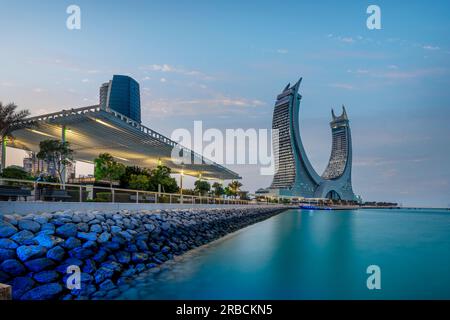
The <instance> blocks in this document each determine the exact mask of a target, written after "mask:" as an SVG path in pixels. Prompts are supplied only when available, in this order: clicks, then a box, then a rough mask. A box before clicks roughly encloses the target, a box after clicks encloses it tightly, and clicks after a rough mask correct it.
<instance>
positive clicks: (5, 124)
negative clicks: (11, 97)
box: [0, 102, 35, 172]
mask: <svg viewBox="0 0 450 320" xmlns="http://www.w3.org/2000/svg"><path fill="white" fill-rule="evenodd" d="M16 109H17V106H16V105H15V104H14V103H9V104H7V105H3V104H2V103H1V102H0V143H1V146H0V147H1V148H0V151H1V162H0V172H1V171H2V170H3V169H5V167H6V140H7V139H13V138H14V136H13V134H12V133H13V131H15V130H18V129H23V128H30V127H32V126H34V125H35V123H33V122H26V123H24V122H21V121H22V120H24V119H25V118H26V117H28V116H29V115H30V112H29V111H28V110H22V111H19V112H16Z"/></svg>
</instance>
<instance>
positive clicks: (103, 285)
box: [99, 279, 116, 291]
mask: <svg viewBox="0 0 450 320" xmlns="http://www.w3.org/2000/svg"><path fill="white" fill-rule="evenodd" d="M99 287H100V290H103V291H108V290H112V289H114V288H115V287H116V285H115V284H114V283H113V282H112V281H111V280H110V279H107V280H105V281H103V282H102V283H100V285H99Z"/></svg>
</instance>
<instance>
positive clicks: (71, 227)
mask: <svg viewBox="0 0 450 320" xmlns="http://www.w3.org/2000/svg"><path fill="white" fill-rule="evenodd" d="M77 233H78V228H77V225H76V224H73V223H66V224H63V225H62V226H60V227H58V228H57V229H56V234H57V235H59V236H61V237H63V238H70V237H75V236H76V235H77Z"/></svg>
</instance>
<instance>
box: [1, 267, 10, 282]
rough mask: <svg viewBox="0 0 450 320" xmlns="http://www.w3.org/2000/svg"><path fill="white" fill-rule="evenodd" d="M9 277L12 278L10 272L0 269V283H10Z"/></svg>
mask: <svg viewBox="0 0 450 320" xmlns="http://www.w3.org/2000/svg"><path fill="white" fill-rule="evenodd" d="M0 268H1V267H0ZM9 278H10V276H9V274H7V273H6V272H3V271H1V270H0V283H8V282H9Z"/></svg>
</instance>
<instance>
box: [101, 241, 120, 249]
mask: <svg viewBox="0 0 450 320" xmlns="http://www.w3.org/2000/svg"><path fill="white" fill-rule="evenodd" d="M103 247H105V248H106V249H109V250H111V251H116V250H119V249H120V243H117V242H113V241H108V242H105V243H104V244H103Z"/></svg>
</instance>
